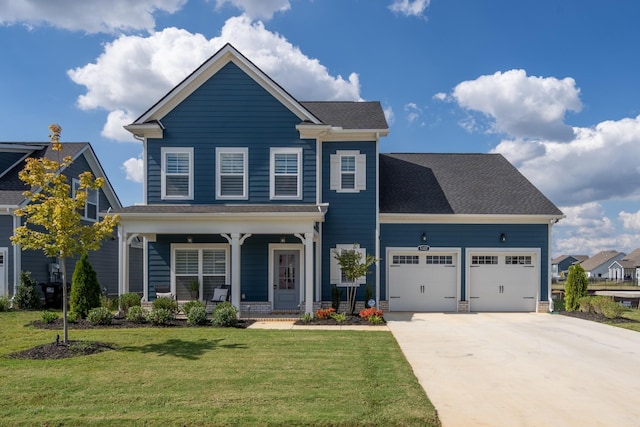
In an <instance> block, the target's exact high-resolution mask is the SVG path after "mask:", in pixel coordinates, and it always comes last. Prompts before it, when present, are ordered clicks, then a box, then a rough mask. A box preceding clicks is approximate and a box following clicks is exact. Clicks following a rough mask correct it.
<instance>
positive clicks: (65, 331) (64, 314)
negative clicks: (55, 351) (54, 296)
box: [60, 257, 69, 344]
mask: <svg viewBox="0 0 640 427" xmlns="http://www.w3.org/2000/svg"><path fill="white" fill-rule="evenodd" d="M60 265H61V267H62V269H61V270H62V330H63V333H62V342H63V343H65V344H66V343H67V340H68V339H69V328H68V325H67V262H66V259H65V258H64V257H60Z"/></svg>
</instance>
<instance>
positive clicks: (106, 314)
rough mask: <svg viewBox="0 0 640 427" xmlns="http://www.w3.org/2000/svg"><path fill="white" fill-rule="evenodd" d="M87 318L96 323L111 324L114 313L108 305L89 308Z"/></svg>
mask: <svg viewBox="0 0 640 427" xmlns="http://www.w3.org/2000/svg"><path fill="white" fill-rule="evenodd" d="M87 320H88V321H89V322H91V323H92V324H94V325H110V324H111V323H112V322H113V313H111V310H109V309H108V308H106V307H96V308H92V309H91V310H89V313H87Z"/></svg>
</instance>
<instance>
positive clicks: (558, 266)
mask: <svg viewBox="0 0 640 427" xmlns="http://www.w3.org/2000/svg"><path fill="white" fill-rule="evenodd" d="M587 259H589V256H588V255H560V256H558V257H556V258H554V259H552V260H551V277H552V278H553V279H559V278H561V277H567V273H568V272H569V267H571V266H572V265H574V264H576V263H581V262H583V261H586V260H587Z"/></svg>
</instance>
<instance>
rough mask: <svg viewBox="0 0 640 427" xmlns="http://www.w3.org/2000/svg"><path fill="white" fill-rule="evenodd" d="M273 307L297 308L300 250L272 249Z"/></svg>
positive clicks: (278, 308)
mask: <svg viewBox="0 0 640 427" xmlns="http://www.w3.org/2000/svg"><path fill="white" fill-rule="evenodd" d="M273 259H274V266H273V309H274V310H297V309H298V308H299V307H298V305H299V304H300V251H298V250H290V249H288V250H276V251H274V256H273Z"/></svg>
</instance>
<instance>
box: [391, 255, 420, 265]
mask: <svg viewBox="0 0 640 427" xmlns="http://www.w3.org/2000/svg"><path fill="white" fill-rule="evenodd" d="M419 263H420V257H419V256H418V255H394V256H393V264H396V265H399V264H419Z"/></svg>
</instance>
